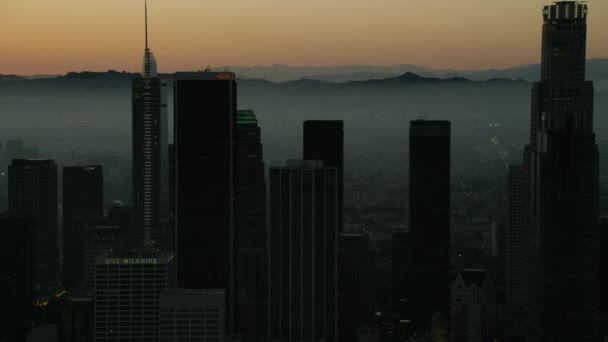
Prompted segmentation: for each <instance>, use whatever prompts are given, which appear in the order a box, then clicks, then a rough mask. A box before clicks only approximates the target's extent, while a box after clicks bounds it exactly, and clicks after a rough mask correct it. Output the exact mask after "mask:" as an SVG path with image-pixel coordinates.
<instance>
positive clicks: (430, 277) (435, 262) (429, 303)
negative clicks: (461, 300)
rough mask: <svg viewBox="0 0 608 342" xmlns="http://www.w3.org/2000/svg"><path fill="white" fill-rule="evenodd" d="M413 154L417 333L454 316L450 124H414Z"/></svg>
mask: <svg viewBox="0 0 608 342" xmlns="http://www.w3.org/2000/svg"><path fill="white" fill-rule="evenodd" d="M409 154H410V163H409V235H410V236H409V239H410V250H411V266H410V269H411V272H410V273H409V274H408V277H409V279H408V280H409V281H408V286H409V289H408V290H407V291H410V293H411V301H410V305H409V307H410V308H411V312H412V316H411V323H412V329H413V332H428V331H429V322H430V320H431V319H432V318H433V316H434V314H435V313H436V312H437V311H439V312H441V313H442V314H443V315H445V316H446V317H449V314H450V254H449V250H450V154H451V153H450V122H448V121H426V120H416V121H412V122H411V125H410V148H409ZM448 320H449V318H448Z"/></svg>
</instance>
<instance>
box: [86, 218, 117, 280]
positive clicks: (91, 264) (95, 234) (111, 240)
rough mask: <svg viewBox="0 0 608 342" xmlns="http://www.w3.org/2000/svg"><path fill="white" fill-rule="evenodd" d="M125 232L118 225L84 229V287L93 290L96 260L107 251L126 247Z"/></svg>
mask: <svg viewBox="0 0 608 342" xmlns="http://www.w3.org/2000/svg"><path fill="white" fill-rule="evenodd" d="M125 237H126V233H125V231H124V230H123V229H122V228H121V227H120V226H118V225H95V226H91V227H87V228H85V229H84V248H83V250H82V254H81V258H82V260H83V261H82V264H83V270H84V271H83V272H84V286H85V287H86V288H87V289H91V290H92V289H94V288H95V265H96V263H97V258H98V257H99V256H100V255H102V254H104V253H106V252H109V251H120V250H123V249H124V248H125V247H126V245H127V243H126V242H127V239H126V238H125Z"/></svg>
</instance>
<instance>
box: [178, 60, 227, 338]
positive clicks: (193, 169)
mask: <svg viewBox="0 0 608 342" xmlns="http://www.w3.org/2000/svg"><path fill="white" fill-rule="evenodd" d="M174 92H175V93H174V94H175V95H174V105H175V111H174V113H175V158H176V185H175V189H176V201H175V206H176V208H175V223H176V235H177V238H176V253H177V285H178V287H180V288H189V289H225V291H226V328H227V330H228V332H231V331H233V328H234V324H235V317H236V313H235V284H236V272H235V270H236V266H235V265H236V260H235V259H236V242H237V236H236V235H237V230H236V229H235V228H236V223H235V220H236V213H235V203H234V202H235V197H236V189H235V186H236V170H235V164H236V144H235V135H236V81H235V78H234V74H233V73H226V72H222V73H214V72H201V73H177V74H176V75H175V84H174Z"/></svg>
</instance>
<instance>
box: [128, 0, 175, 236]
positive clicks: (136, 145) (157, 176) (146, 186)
mask: <svg viewBox="0 0 608 342" xmlns="http://www.w3.org/2000/svg"><path fill="white" fill-rule="evenodd" d="M145 17H146V48H145V50H144V63H143V71H142V77H141V78H136V79H134V80H133V84H132V95H133V96H132V109H133V116H132V130H133V133H132V139H133V140H132V148H133V207H134V209H135V217H134V218H135V225H134V227H133V228H134V232H133V233H134V234H133V238H134V242H135V244H136V245H138V246H158V245H159V244H160V239H161V229H160V213H161V195H162V194H161V176H163V175H167V172H162V171H163V166H164V167H168V166H167V161H166V155H165V154H166V153H167V150H166V146H164V145H163V143H165V144H166V134H167V133H166V129H167V126H166V125H167V122H166V121H167V116H166V105H167V100H166V85H165V84H163V82H162V81H161V79H160V78H159V77H158V74H157V69H156V59H155V58H154V55H153V54H152V51H150V49H149V48H148V11H147V5H146V14H145ZM163 135H164V137H163ZM163 156H164V158H163ZM167 177H168V176H167ZM162 184H164V185H166V183H165V182H163V183H162ZM167 191H168V190H167Z"/></svg>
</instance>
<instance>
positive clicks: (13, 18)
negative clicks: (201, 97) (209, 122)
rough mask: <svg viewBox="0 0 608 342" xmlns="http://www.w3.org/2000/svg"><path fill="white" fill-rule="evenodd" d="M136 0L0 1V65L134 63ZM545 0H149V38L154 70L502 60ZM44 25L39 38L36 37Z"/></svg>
mask: <svg viewBox="0 0 608 342" xmlns="http://www.w3.org/2000/svg"><path fill="white" fill-rule="evenodd" d="M142 3H143V1H133V2H130V3H128V4H125V3H121V4H120V6H121V7H120V8H121V10H120V11H117V8H118V2H113V1H111V2H98V3H90V2H87V3H86V4H85V3H82V2H78V1H75V0H63V1H61V2H59V3H57V2H46V1H41V0H34V1H29V2H28V3H27V4H24V3H23V2H21V1H16V0H8V1H4V2H3V4H2V5H0V29H1V30H2V31H4V32H11V33H12V34H11V35H3V36H2V37H1V38H0V45H2V46H4V47H6V49H5V51H6V52H5V53H4V54H3V55H2V56H0V73H2V74H20V75H33V74H61V73H66V72H69V71H81V70H90V71H102V70H108V69H115V70H128V71H137V70H139V69H140V62H139V61H140V51H141V48H142V47H143V36H144V32H143V25H142V24H143V20H144V19H143V16H142V15H141V5H143V4H142ZM543 3H544V2H538V3H537V2H534V1H527V2H526V1H510V2H508V1H505V2H491V3H488V2H479V1H477V0H463V1H459V2H458V3H455V2H450V1H447V0H438V1H435V2H432V3H430V2H408V3H403V2H399V1H395V0H383V1H382V3H381V4H377V3H372V2H364V1H362V0H357V1H348V2H346V1H344V0H338V1H334V2H332V3H331V4H323V6H321V4H320V3H319V2H317V1H313V2H307V3H298V4H296V3H289V4H287V3H282V2H278V1H276V0H263V1H258V2H256V3H255V4H254V3H247V2H246V1H244V0H242V1H236V2H219V1H213V2H210V3H206V4H202V3H200V2H196V1H193V0H180V1H179V2H178V3H177V4H176V3H174V2H172V3H171V4H169V3H163V2H159V1H151V2H150V4H149V6H150V18H149V19H150V21H151V27H150V35H151V37H153V38H152V39H151V42H150V44H151V45H153V46H154V49H155V52H156V54H157V57H158V59H159V61H161V65H162V66H161V67H160V68H159V71H160V72H175V71H179V70H197V69H203V68H205V67H207V66H208V65H209V66H224V65H240V66H253V65H274V64H285V65H294V66H335V65H361V64H365V65H367V64H369V65H399V64H415V65H420V66H424V67H429V68H433V69H460V70H469V69H490V68H498V69H503V68H508V67H513V66H517V65H524V64H531V63H535V62H537V61H538V47H539V46H540V41H539V40H538V37H539V36H540V28H539V27H538V25H536V23H537V18H538V15H539V14H540V11H539V10H538V8H539V7H540V5H541V4H543ZM589 6H590V10H591V11H592V15H591V16H590V17H589V24H590V25H589V26H590V30H589V37H588V48H589V51H588V57H589V58H602V57H608V46H606V45H605V44H602V42H603V41H605V40H606V38H608V23H604V22H603V20H602V13H608V3H606V2H600V1H594V2H591V3H590V4H589ZM271 14H272V15H271ZM447 14H449V15H447ZM47 18H53V20H49V19H47ZM310 18H312V19H310ZM463 18H465V19H466V20H463ZM514 18H516V19H517V20H516V22H517V25H513V24H512V23H513V19H514ZM307 19H310V20H307ZM109 22H111V23H112V25H107V23H109ZM228 23H230V25H227V24H228ZM224 26H225V29H220V28H222V27H224ZM252 28H255V29H252ZM42 30H44V35H45V39H44V40H41V39H39V37H40V34H41V33H42ZM421 30H424V31H425V32H427V33H428V34H420V32H421ZM117 37H120V39H117ZM41 51H43V53H40V52H41ZM445 51H451V53H444V52H445ZM245 52H246V53H245Z"/></svg>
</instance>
